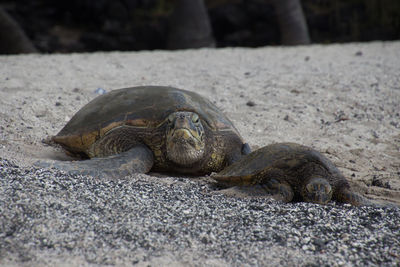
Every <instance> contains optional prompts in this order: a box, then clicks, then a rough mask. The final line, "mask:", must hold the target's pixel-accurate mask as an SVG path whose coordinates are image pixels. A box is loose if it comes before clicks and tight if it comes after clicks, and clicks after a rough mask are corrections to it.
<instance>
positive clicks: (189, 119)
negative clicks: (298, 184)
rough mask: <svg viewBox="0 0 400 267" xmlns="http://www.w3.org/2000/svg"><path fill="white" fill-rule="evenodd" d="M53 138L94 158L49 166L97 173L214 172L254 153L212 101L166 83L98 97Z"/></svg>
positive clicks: (73, 151)
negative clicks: (243, 156) (251, 152)
mask: <svg viewBox="0 0 400 267" xmlns="http://www.w3.org/2000/svg"><path fill="white" fill-rule="evenodd" d="M52 141H53V142H54V143H56V144H59V145H61V146H62V147H63V148H64V149H65V151H66V152H67V153H68V154H69V155H71V156H75V157H79V158H90V160H82V161H73V162H60V161H58V162H55V163H53V164H49V165H47V167H56V168H59V169H63V170H66V171H68V172H72V173H74V172H75V173H82V174H89V175H93V176H96V175H98V176H103V175H107V176H116V177H119V176H124V175H128V174H131V173H137V172H139V173H147V172H149V171H150V170H152V171H161V172H178V173H188V174H208V173H211V172H217V171H220V170H222V169H223V168H224V167H226V166H227V165H230V164H231V163H233V162H234V161H236V160H238V159H239V158H240V157H241V156H242V155H245V154H248V153H250V148H249V146H248V145H247V144H245V143H244V142H243V140H242V137H241V136H240V135H239V133H238V131H237V130H236V128H235V127H234V126H233V124H232V122H231V121H230V120H229V119H228V118H227V117H226V116H225V115H224V114H223V113H222V112H221V111H220V110H219V109H218V108H217V107H216V106H215V105H213V104H212V103H211V102H210V101H208V100H207V99H205V98H203V97H201V96H200V95H199V94H197V93H194V92H190V91H186V90H182V89H177V88H172V87H163V86H140V87H132V88H124V89H119V90H113V91H111V92H109V93H107V94H105V95H101V96H98V97H97V98H95V99H94V100H92V101H91V102H89V103H88V104H87V105H85V106H84V107H83V108H82V109H80V110H79V111H78V112H77V113H76V114H75V115H74V116H73V117H72V118H71V120H70V121H69V122H68V123H67V124H66V125H65V127H64V128H63V129H62V130H61V131H60V132H59V133H58V134H57V135H56V136H53V137H52ZM45 165H46V164H40V163H39V166H45Z"/></svg>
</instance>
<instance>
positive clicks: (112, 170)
mask: <svg viewBox="0 0 400 267" xmlns="http://www.w3.org/2000/svg"><path fill="white" fill-rule="evenodd" d="M153 164H154V156H153V152H152V151H151V150H150V149H149V148H148V147H147V146H145V145H136V146H134V147H133V148H131V149H130V150H128V151H125V152H122V153H119V154H116V155H112V156H109V157H104V158H92V159H90V160H82V161H72V162H66V161H57V162H54V163H48V162H46V161H38V162H36V163H35V165H36V166H38V167H45V168H52V167H53V168H56V169H60V170H63V171H66V172H68V173H71V174H82V175H91V176H94V177H113V178H118V177H124V176H127V175H130V174H132V173H147V172H149V171H150V169H151V168H152V167H153Z"/></svg>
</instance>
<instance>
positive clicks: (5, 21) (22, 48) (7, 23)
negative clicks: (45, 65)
mask: <svg viewBox="0 0 400 267" xmlns="http://www.w3.org/2000/svg"><path fill="white" fill-rule="evenodd" d="M35 52H37V50H36V48H35V47H34V46H33V44H32V42H31V41H30V40H29V38H28V37H27V36H26V34H25V32H24V31H23V30H22V29H21V27H20V26H19V25H18V23H17V22H16V21H15V20H14V19H13V18H12V17H11V16H10V15H8V14H7V12H6V11H5V10H4V9H3V8H2V7H0V54H20V53H35Z"/></svg>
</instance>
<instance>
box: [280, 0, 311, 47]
mask: <svg viewBox="0 0 400 267" xmlns="http://www.w3.org/2000/svg"><path fill="white" fill-rule="evenodd" d="M273 3H274V7H275V12H276V16H277V19H278V23H279V28H280V33H281V43H282V44H283V45H300V44H309V43H310V36H309V34H308V28H307V23H306V19H305V17H304V13H303V10H302V8H301V3H300V0H273Z"/></svg>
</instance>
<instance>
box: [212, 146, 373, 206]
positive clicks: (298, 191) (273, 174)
mask: <svg viewBox="0 0 400 267" xmlns="http://www.w3.org/2000/svg"><path fill="white" fill-rule="evenodd" d="M213 178H214V179H215V180H216V181H217V182H218V183H219V184H221V185H225V186H255V185H259V186H262V187H263V189H265V190H266V191H267V192H269V193H271V194H272V195H273V197H274V198H275V199H277V200H281V201H283V202H290V201H292V200H303V201H307V202H313V203H319V204H326V203H328V202H329V201H330V200H331V199H334V200H337V201H338V202H344V203H350V204H353V205H355V206H360V205H371V204H373V203H372V202H371V201H369V200H368V199H366V198H364V197H363V196H361V195H359V194H357V193H355V192H353V191H352V190H351V189H350V186H349V183H348V182H347V180H346V179H345V177H344V176H343V175H342V173H341V172H340V171H339V170H338V169H337V168H336V167H335V166H334V164H333V163H332V162H331V161H330V160H328V159H327V158H326V157H324V156H323V155H322V154H321V153H319V152H318V151H316V150H314V149H312V148H310V147H306V146H303V145H299V144H295V143H277V144H271V145H267V146H265V147H262V148H260V149H258V150H255V151H253V152H252V153H250V154H248V155H247V156H244V157H242V158H241V159H240V160H238V161H237V162H235V163H233V164H232V165H230V166H228V167H226V168H225V169H224V170H222V171H221V172H219V173H217V174H215V175H214V176H213Z"/></svg>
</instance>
